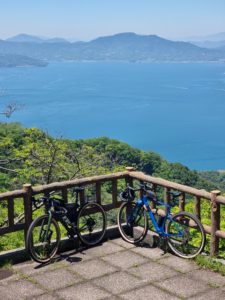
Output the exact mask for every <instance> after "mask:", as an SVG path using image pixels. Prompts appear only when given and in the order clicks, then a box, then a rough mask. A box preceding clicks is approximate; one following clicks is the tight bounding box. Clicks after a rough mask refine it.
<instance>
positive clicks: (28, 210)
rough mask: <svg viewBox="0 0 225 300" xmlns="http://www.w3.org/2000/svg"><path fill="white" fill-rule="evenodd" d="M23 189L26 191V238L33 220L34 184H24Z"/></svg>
mask: <svg viewBox="0 0 225 300" xmlns="http://www.w3.org/2000/svg"><path fill="white" fill-rule="evenodd" d="M23 189H24V191H25V193H26V194H25V196H24V215H25V216H24V217H25V229H24V235H25V238H26V235H27V231H28V228H29V226H30V224H31V222H32V200H31V198H32V185H31V184H24V185H23Z"/></svg>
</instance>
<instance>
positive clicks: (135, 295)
mask: <svg viewBox="0 0 225 300" xmlns="http://www.w3.org/2000/svg"><path fill="white" fill-rule="evenodd" d="M120 297H121V298H122V299H129V300H143V299H155V300H178V299H180V298H177V297H176V296H174V295H170V294H168V293H166V292H164V291H162V290H160V289H158V288H156V287H154V286H151V285H147V286H144V287H142V288H139V289H136V290H133V291H130V292H127V293H125V294H122V295H120ZM205 300H206V299H205Z"/></svg>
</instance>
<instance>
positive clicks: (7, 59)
mask: <svg viewBox="0 0 225 300" xmlns="http://www.w3.org/2000/svg"><path fill="white" fill-rule="evenodd" d="M46 65H47V62H44V61H42V60H40V59H36V58H31V57H27V56H23V55H16V54H0V68H2V67H25V66H36V67H45V66H46Z"/></svg>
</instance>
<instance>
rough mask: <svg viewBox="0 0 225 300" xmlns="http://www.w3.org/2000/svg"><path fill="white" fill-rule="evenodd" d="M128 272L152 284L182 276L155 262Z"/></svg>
mask: <svg viewBox="0 0 225 300" xmlns="http://www.w3.org/2000/svg"><path fill="white" fill-rule="evenodd" d="M127 272H129V273H130V274H133V275H135V276H138V277H140V278H142V279H144V280H146V281H150V282H153V281H157V280H163V279H167V278H170V277H174V276H177V275H180V273H178V272H176V271H174V270H173V269H171V268H168V267H166V266H163V265H160V264H158V263H155V262H148V263H147V264H143V265H141V266H137V267H133V268H131V269H129V270H128V271H127ZM174 280H176V279H174Z"/></svg>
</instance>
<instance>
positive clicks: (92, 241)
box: [77, 202, 107, 246]
mask: <svg viewBox="0 0 225 300" xmlns="http://www.w3.org/2000/svg"><path fill="white" fill-rule="evenodd" d="M106 223H107V222H106V213H105V211H104V209H103V207H102V206H101V205H100V204H98V203H91V202H90V203H86V204H85V205H84V206H83V207H81V209H80V211H79V213H78V216H77V235H78V237H79V239H80V240H81V242H82V243H83V244H85V245H87V246H94V245H97V244H99V243H100V242H101V241H102V240H103V238H104V236H105V232H106Z"/></svg>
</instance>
